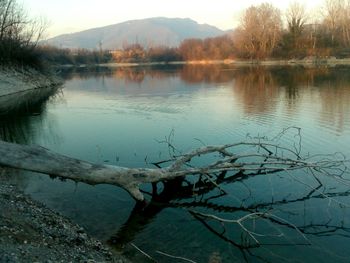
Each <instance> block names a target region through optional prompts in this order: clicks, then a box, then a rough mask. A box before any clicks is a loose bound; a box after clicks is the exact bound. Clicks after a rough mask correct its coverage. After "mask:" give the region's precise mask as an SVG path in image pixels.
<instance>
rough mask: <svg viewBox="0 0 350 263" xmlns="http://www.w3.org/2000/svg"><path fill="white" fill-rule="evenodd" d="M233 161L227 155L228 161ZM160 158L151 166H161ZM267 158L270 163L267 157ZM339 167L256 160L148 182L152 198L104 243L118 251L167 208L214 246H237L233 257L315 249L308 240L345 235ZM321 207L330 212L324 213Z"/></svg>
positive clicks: (348, 234) (348, 229) (268, 257)
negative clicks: (276, 165)
mask: <svg viewBox="0 0 350 263" xmlns="http://www.w3.org/2000/svg"><path fill="white" fill-rule="evenodd" d="M297 137H298V136H297ZM295 138H296V137H295ZM261 139H262V138H261ZM259 140H260V139H259ZM300 142H301V137H300V140H299V143H300ZM281 147H282V149H284V146H281ZM300 147H301V145H300ZM246 150H247V149H245V150H244V152H246ZM265 150H267V152H270V155H269V156H273V154H274V153H273V152H271V151H270V150H269V149H264V148H262V149H261V151H265ZM276 152H277V150H276ZM223 154H224V153H223ZM282 155H284V154H282ZM249 156H250V155H249ZM249 158H250V157H249ZM266 158H270V157H266ZM328 158H333V157H332V156H326V155H325V156H314V157H310V160H311V159H313V160H316V159H317V160H320V161H321V162H327V161H328V160H329V159H328ZM266 160H267V159H266ZM236 161H237V159H235V158H233V159H232V163H236ZM255 161H256V160H255ZM164 163H166V162H160V163H156V164H155V165H156V166H157V167H159V168H160V167H161V165H163V164H164ZM267 163H268V164H269V165H271V162H270V161H267ZM193 165H194V166H193ZM188 167H195V164H194V163H191V162H190V163H188ZM345 172H346V167H335V166H333V165H331V166H328V165H326V166H325V167H323V168H321V169H316V170H315V171H313V170H312V169H309V168H307V169H306V170H303V171H298V172H294V171H293V168H292V170H291V171H288V170H284V169H277V170H273V171H272V170H265V169H264V165H262V166H259V167H258V169H245V170H239V171H235V172H228V171H220V172H217V173H214V174H209V173H208V174H207V176H206V174H205V173H204V174H201V175H200V176H199V177H190V178H189V177H187V178H179V179H176V180H168V181H164V182H162V183H158V184H153V185H152V186H153V187H152V191H151V192H146V191H144V193H145V194H148V195H149V196H150V202H149V203H142V202H139V203H136V205H135V207H134V209H133V210H132V212H131V214H130V216H129V218H128V219H127V221H126V222H125V224H124V225H123V226H122V227H121V228H120V229H119V230H118V232H117V233H116V234H115V235H113V236H112V237H111V238H110V239H109V241H108V242H109V244H110V245H111V246H113V247H115V248H117V249H120V248H125V247H126V245H128V244H129V243H130V242H132V241H133V240H135V239H136V237H137V235H138V234H139V233H141V232H142V231H143V230H144V229H145V228H146V227H147V226H148V225H149V224H151V223H152V222H153V221H154V220H155V218H156V217H157V215H158V214H159V213H161V212H162V211H163V209H165V208H169V207H171V208H176V209H181V210H185V211H187V212H188V213H189V215H190V216H192V218H193V219H194V220H196V221H197V222H198V223H200V224H202V225H203V227H204V229H206V230H207V231H208V234H207V235H210V234H209V233H211V234H212V236H211V240H212V242H213V243H217V241H220V242H222V243H227V244H228V245H230V246H231V249H232V250H235V252H234V253H233V254H235V255H241V259H242V260H245V261H247V262H248V261H255V260H262V261H266V262H271V261H274V260H277V259H278V260H281V259H283V256H284V255H283V252H281V253H280V251H279V250H278V249H276V248H278V247H288V246H290V247H295V246H301V247H305V249H308V250H310V251H313V250H314V249H315V251H316V250H317V249H318V248H317V246H315V247H313V241H311V240H315V239H318V238H319V239H322V238H323V237H332V238H340V239H346V240H348V239H349V238H350V225H349V222H348V221H347V216H348V215H347V213H348V212H347V210H346V207H345V206H346V205H345V204H344V203H343V202H342V198H344V197H348V196H349V195H350V191H349V189H348V187H347V184H346V183H347V179H345V178H347V174H346V173H345ZM330 177H334V178H336V180H337V182H335V181H333V180H332V179H331V180H330ZM264 180H265V181H266V182H268V184H265V183H264ZM285 184H288V190H287V191H286V190H285V189H283V185H285ZM279 188H281V189H279ZM315 207H316V208H317V209H316V210H315ZM324 210H331V211H332V212H333V213H330V211H328V212H326V213H322V212H321V211H324ZM315 213H317V216H316V217H315ZM196 231H200V230H196ZM188 234H190V233H188ZM198 242H201V241H200V240H199V241H198ZM202 245H203V247H202V249H203V251H207V247H206V244H202ZM270 247H272V249H271V251H269V248H270ZM258 248H262V249H258ZM217 249H219V248H217ZM324 250H325V251H326V250H327V249H326V248H324ZM267 251H268V252H271V253H266V252H267ZM148 252H150V251H148ZM208 252H209V253H210V251H208ZM289 253H290V252H289ZM325 253H326V254H327V251H326V252H325ZM332 253H334V256H335V257H338V256H337V255H336V253H335V252H332ZM189 255H191V253H189ZM296 258H297V257H296ZM296 258H295V259H296ZM339 258H341V257H340V256H339ZM293 259H294V258H293Z"/></svg>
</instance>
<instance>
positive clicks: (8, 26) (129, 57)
mask: <svg viewBox="0 0 350 263" xmlns="http://www.w3.org/2000/svg"><path fill="white" fill-rule="evenodd" d="M319 13H320V14H321V15H319V16H317V17H316V18H315V16H312V15H311V13H309V12H308V10H306V8H305V6H303V5H302V4H301V3H299V2H292V3H291V4H290V5H289V7H288V9H287V10H286V11H285V12H284V13H283V12H282V11H281V10H280V9H278V8H276V7H275V6H273V5H272V4H270V3H262V4H259V5H253V6H251V7H249V8H247V9H246V10H245V11H244V12H243V13H242V16H241V19H240V23H239V25H238V27H237V28H236V29H235V30H233V31H232V32H230V33H228V34H226V35H224V36H220V37H214V38H206V39H195V38H192V39H186V40H184V41H182V43H181V44H180V45H179V46H178V47H175V48H174V47H167V46H158V47H149V48H145V47H143V46H141V45H140V44H138V43H134V44H131V45H126V46H124V47H123V48H122V49H120V50H113V51H108V50H101V49H96V50H87V49H76V50H71V49H62V48H57V47H51V46H43V45H38V42H39V40H40V38H41V37H42V36H43V33H44V30H45V28H46V26H45V22H44V21H43V20H42V19H33V18H30V17H29V16H28V14H27V13H26V12H25V10H24V9H23V8H22V7H21V6H20V5H19V4H18V3H17V2H16V0H0V64H5V63H12V64H31V65H37V64H42V63H45V62H46V63H50V64H73V65H81V64H100V63H109V62H126V63H139V62H145V63H146V62H159V61H162V62H170V61H193V60H197V61H198V60H225V59H237V58H238V59H253V60H261V59H303V58H306V57H313V58H314V57H333V56H334V57H337V58H344V57H350V0H325V2H324V4H323V8H322V12H319Z"/></svg>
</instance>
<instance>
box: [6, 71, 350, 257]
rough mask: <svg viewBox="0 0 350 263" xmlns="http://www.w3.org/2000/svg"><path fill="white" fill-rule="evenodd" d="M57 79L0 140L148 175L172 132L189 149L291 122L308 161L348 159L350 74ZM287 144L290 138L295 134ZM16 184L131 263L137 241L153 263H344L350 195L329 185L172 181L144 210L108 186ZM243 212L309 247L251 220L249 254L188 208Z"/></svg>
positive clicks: (165, 152)
mask: <svg viewBox="0 0 350 263" xmlns="http://www.w3.org/2000/svg"><path fill="white" fill-rule="evenodd" d="M62 76H63V77H64V79H65V80H66V81H65V84H64V89H63V90H62V91H61V92H60V93H58V94H56V96H55V97H54V98H51V99H50V100H49V101H47V102H46V103H44V104H42V105H40V106H37V107H35V109H31V110H29V112H26V113H22V114H21V115H19V116H17V117H11V118H7V119H5V118H2V119H1V121H0V126H1V134H0V136H1V137H2V138H5V139H6V140H9V141H16V142H21V143H28V144H32V143H35V144H40V145H42V146H45V147H47V148H49V149H52V150H54V151H56V152H59V153H62V154H65V155H69V156H72V157H76V158H80V159H83V160H87V161H92V162H96V163H108V164H116V165H121V166H127V167H152V165H151V164H150V163H151V162H154V161H160V160H164V159H167V158H168V157H169V149H168V147H167V146H166V145H165V144H162V143H161V141H164V140H165V137H167V136H170V139H171V141H172V144H173V145H175V146H176V147H177V149H178V150H179V151H182V152H186V151H189V150H191V149H193V148H196V147H200V146H202V144H203V143H204V144H225V143H230V142H236V141H242V140H244V139H246V138H247V137H249V136H250V137H254V136H271V137H273V136H274V135H275V134H277V133H278V132H280V131H281V130H282V129H283V128H286V127H288V126H297V127H301V128H302V142H303V151H304V153H308V152H309V153H311V154H314V153H329V152H342V153H344V154H346V155H347V156H348V157H350V147H349V145H350V68H346V67H336V68H298V67H293V68H269V69H267V68H234V67H228V66H177V67H163V68H162V67H159V68H158V67H157V68H129V69H108V68H101V69H98V70H84V69H83V70H80V71H74V70H63V71H62ZM290 137H291V141H292V140H293V134H291V135H290ZM288 140H289V139H288V138H287V139H286V141H285V142H288ZM291 141H290V142H291ZM295 175H298V174H295ZM13 180H14V181H16V182H17V183H18V184H19V185H20V186H21V187H23V189H24V190H25V192H27V193H28V194H30V195H31V196H32V197H33V198H35V199H37V200H40V201H41V202H43V203H45V204H46V205H47V206H49V207H51V208H53V209H54V210H56V211H58V212H60V213H62V214H63V215H65V216H67V217H69V218H71V219H72V220H73V221H74V222H76V223H78V224H80V225H82V226H83V227H84V228H85V229H86V230H87V231H88V232H89V233H90V234H91V235H93V236H95V237H97V238H100V239H102V240H104V241H106V242H108V243H109V244H110V245H111V246H113V247H114V248H115V250H116V251H121V250H120V249H121V248H123V251H124V254H125V255H126V256H128V257H129V258H131V259H132V260H133V261H135V262H147V259H146V258H145V257H144V256H143V255H142V254H140V253H139V252H138V251H137V250H136V249H135V248H134V247H133V245H132V244H134V245H136V246H137V247H139V248H141V249H142V250H144V251H146V252H147V253H148V254H150V255H152V256H153V257H154V258H156V259H157V260H159V261H160V262H177V261H176V260H171V259H170V258H168V257H165V256H163V255H161V254H159V253H157V252H156V251H162V252H165V253H169V254H172V255H177V256H182V257H186V258H189V259H192V260H194V261H196V262H220V261H215V260H218V259H220V260H221V261H222V262H245V261H248V262H264V261H268V262H270V261H273V262H285V261H290V262H305V261H309V262H310V261H318V262H330V261H337V262H348V261H349V258H350V252H349V251H350V210H349V208H347V207H346V206H345V205H344V204H346V205H350V197H349V196H348V195H349V194H350V192H349V191H348V186H344V185H342V184H340V183H334V182H333V181H332V180H329V179H327V178H325V179H324V182H325V185H324V186H322V187H320V188H319V190H318V191H316V192H312V189H310V187H309V186H306V185H305V184H302V183H300V182H296V181H295V180H293V178H292V177H289V176H286V175H283V174H281V175H279V174H274V175H266V176H261V175H260V176H256V177H251V178H246V179H245V180H242V181H239V182H235V181H233V182H230V183H228V182H227V183H224V184H223V185H222V188H223V189H224V190H225V191H226V192H227V193H228V194H227V195H225V196H219V197H216V196H217V195H218V194H219V191H218V190H215V189H214V190H211V191H208V193H206V194H203V195H192V193H191V189H192V188H194V187H195V186H194V185H190V187H188V186H187V187H186V186H184V185H183V184H180V185H177V184H176V183H174V184H168V185H166V186H165V188H164V189H163V193H162V194H161V195H160V197H158V199H157V198H155V197H154V200H156V199H157V200H156V202H153V203H152V204H151V205H150V206H149V207H147V208H146V209H144V210H142V209H139V208H138V207H134V206H135V202H134V201H133V199H132V198H130V196H129V195H128V194H127V193H126V192H125V191H124V190H122V189H119V188H117V187H113V186H106V185H101V186H95V187H92V186H88V185H84V184H75V183H72V182H61V181H59V180H51V179H49V178H47V176H42V175H37V174H30V173H24V176H23V175H18V176H14V179H13ZM303 180H305V181H303V182H306V183H307V184H308V185H311V186H312V185H313V183H314V182H312V181H308V180H309V179H307V178H303ZM191 182H192V183H193V182H194V181H191ZM191 187H192V188H191ZM314 187H316V186H314ZM149 188H150V187H149V186H147V185H146V186H145V187H144V189H145V190H149ZM321 193H324V194H325V195H328V196H330V195H331V196H332V198H334V199H329V198H325V196H324V195H322V194H321ZM148 198H150V197H148ZM337 202H342V204H339V203H337ZM248 208H249V209H250V211H263V212H266V211H269V212H271V213H273V214H275V215H277V216H279V217H281V218H283V219H285V220H288V222H290V223H291V224H293V225H295V226H298V227H299V229H300V230H301V231H302V232H303V233H304V234H305V235H306V238H307V239H308V241H306V240H305V239H304V238H303V236H302V235H301V234H300V233H299V232H298V231H296V230H295V229H294V228H293V227H290V225H289V226H288V225H283V224H282V225H281V224H274V223H271V222H267V221H266V220H256V221H254V222H253V221H252V220H250V221H249V222H247V224H246V226H247V227H249V229H252V230H254V229H255V230H254V231H255V232H258V233H260V234H263V235H264V236H259V235H257V236H256V237H257V238H258V239H259V242H260V246H259V247H257V248H249V249H247V248H243V247H245V246H247V245H249V244H250V245H252V244H254V241H253V240H252V239H251V238H249V237H247V235H246V234H244V233H243V232H242V229H240V228H239V227H238V226H237V225H234V224H231V225H230V224H226V225H225V229H224V228H223V226H222V225H221V224H219V223H217V222H214V221H208V220H200V219H198V218H196V217H194V216H192V215H191V214H190V213H189V212H188V209H193V210H196V211H202V212H205V213H210V214H214V215H217V216H221V217H224V218H230V219H235V218H239V217H240V216H242V215H244V214H245V213H246V210H245V209H248Z"/></svg>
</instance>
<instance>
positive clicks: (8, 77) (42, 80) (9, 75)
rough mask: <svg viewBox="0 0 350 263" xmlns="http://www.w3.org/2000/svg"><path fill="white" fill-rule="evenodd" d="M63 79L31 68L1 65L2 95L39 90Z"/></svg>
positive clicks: (51, 86)
mask: <svg viewBox="0 0 350 263" xmlns="http://www.w3.org/2000/svg"><path fill="white" fill-rule="evenodd" d="M60 84H62V81H61V80H60V79H59V78H57V77H55V76H52V75H45V74H43V73H40V72H39V71H37V70H34V69H31V68H24V69H21V70H19V69H15V68H6V67H0V97H5V96H9V95H14V94H18V93H21V92H27V91H31V90H37V89H42V88H53V87H56V86H59V85H60Z"/></svg>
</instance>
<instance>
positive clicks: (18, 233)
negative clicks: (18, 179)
mask: <svg viewBox="0 0 350 263" xmlns="http://www.w3.org/2000/svg"><path fill="white" fill-rule="evenodd" d="M0 262H4V263H5V262H9V263H10V262H118V263H124V262H127V261H126V260H125V259H122V258H121V257H120V256H117V255H113V254H112V252H111V251H109V249H108V248H106V247H105V246H104V245H103V244H102V243H101V242H100V241H97V240H94V239H92V238H90V237H89V236H88V235H87V234H86V233H85V231H84V229H82V228H81V227H79V226H78V225H76V224H74V223H72V222H71V221H69V220H68V219H66V218H64V217H62V216H61V215H59V214H58V213H55V212H53V211H51V210H50V209H48V208H46V207H45V206H44V205H42V204H40V203H38V202H36V201H33V200H32V199H31V198H30V197H28V196H26V195H25V194H23V193H22V192H20V191H19V190H18V189H17V188H16V187H15V186H13V185H10V184H8V183H6V179H5V178H4V176H3V175H0Z"/></svg>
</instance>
